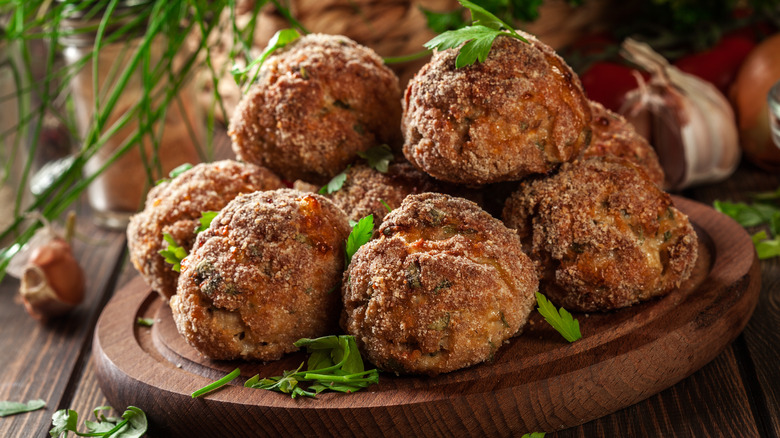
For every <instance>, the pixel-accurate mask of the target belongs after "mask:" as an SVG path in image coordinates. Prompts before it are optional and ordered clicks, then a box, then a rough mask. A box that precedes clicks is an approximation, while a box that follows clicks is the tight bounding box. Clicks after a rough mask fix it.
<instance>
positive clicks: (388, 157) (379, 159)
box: [357, 144, 394, 173]
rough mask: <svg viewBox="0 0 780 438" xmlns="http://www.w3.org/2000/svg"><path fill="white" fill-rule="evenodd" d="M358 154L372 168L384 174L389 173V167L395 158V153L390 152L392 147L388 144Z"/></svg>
mask: <svg viewBox="0 0 780 438" xmlns="http://www.w3.org/2000/svg"><path fill="white" fill-rule="evenodd" d="M357 154H358V156H359V157H360V158H363V159H365V160H366V161H367V162H368V165H369V166H370V167H371V168H373V169H376V170H377V171H379V172H382V173H386V172H387V167H388V166H389V165H390V162H391V161H393V158H394V157H393V151H392V150H390V146H388V145H386V144H383V145H380V146H374V147H372V148H369V149H368V150H366V151H365V152H364V151H360V152H358V153H357Z"/></svg>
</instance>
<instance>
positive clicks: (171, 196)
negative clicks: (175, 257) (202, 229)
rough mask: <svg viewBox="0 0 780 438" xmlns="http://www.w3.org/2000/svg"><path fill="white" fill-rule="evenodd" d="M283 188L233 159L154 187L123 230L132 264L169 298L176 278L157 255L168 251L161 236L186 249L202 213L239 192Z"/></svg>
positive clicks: (262, 170) (267, 173) (267, 174)
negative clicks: (169, 236)
mask: <svg viewBox="0 0 780 438" xmlns="http://www.w3.org/2000/svg"><path fill="white" fill-rule="evenodd" d="M280 187H283V185H282V182H281V181H280V180H279V178H278V177H277V176H276V175H274V174H273V173H271V171H269V170H268V169H266V168H263V167H260V166H255V165H253V164H247V163H239V162H236V161H231V160H224V161H216V162H212V163H201V164H198V165H197V166H195V167H193V168H192V169H190V170H188V171H186V172H184V173H182V174H181V175H179V176H178V177H177V178H175V179H173V180H172V181H170V182H163V183H160V184H159V185H157V186H155V187H153V188H152V189H151V190H150V191H149V194H148V195H147V197H146V204H145V206H144V210H143V211H141V212H140V213H138V214H136V215H134V216H133V217H132V218H131V219H130V224H129V225H128V226H127V246H128V248H129V252H130V261H131V262H132V263H133V266H135V268H136V269H137V270H138V272H139V273H140V274H141V276H142V277H143V278H144V280H145V281H146V284H148V285H149V287H151V288H152V289H153V290H156V291H157V292H159V293H160V295H161V296H162V297H163V298H165V299H166V300H168V299H169V298H170V297H171V296H172V295H173V294H175V293H176V282H177V280H178V277H179V274H178V273H177V272H176V271H174V270H173V269H171V265H169V264H168V263H166V262H165V259H164V258H163V257H162V256H161V255H160V254H159V252H160V250H163V249H167V248H168V243H167V242H165V240H163V233H168V234H170V235H171V237H173V239H174V241H176V242H177V243H178V244H179V245H180V246H181V247H183V248H184V249H186V250H187V251H189V250H190V248H191V247H192V244H193V243H194V242H195V230H196V229H197V228H198V226H199V225H200V221H199V219H200V217H201V213H203V212H206V211H219V210H221V209H222V207H224V206H225V205H227V203H228V202H230V201H231V200H232V199H233V198H235V197H236V196H237V195H238V194H239V193H251V192H254V191H256V190H273V189H278V188H280Z"/></svg>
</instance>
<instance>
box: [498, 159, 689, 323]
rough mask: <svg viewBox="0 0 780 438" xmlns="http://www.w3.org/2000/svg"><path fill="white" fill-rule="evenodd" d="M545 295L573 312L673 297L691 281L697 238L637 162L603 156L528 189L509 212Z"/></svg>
mask: <svg viewBox="0 0 780 438" xmlns="http://www.w3.org/2000/svg"><path fill="white" fill-rule="evenodd" d="M504 222H505V223H506V224H507V226H508V227H510V228H515V229H516V230H517V233H518V235H519V236H520V238H521V239H522V241H523V246H524V248H525V249H526V250H527V251H528V254H529V255H530V256H531V258H532V259H533V260H534V262H535V263H536V265H537V269H538V272H539V278H540V284H541V289H542V290H543V293H544V294H545V295H546V296H547V297H548V298H549V299H550V300H551V301H553V302H554V303H556V304H558V305H559V306H563V307H565V308H566V309H568V310H578V311H604V310H611V309H617V308H620V307H625V306H630V305H632V304H635V303H638V302H640V301H645V300H648V299H650V298H654V297H658V296H662V295H665V294H667V293H669V292H670V291H671V290H672V289H673V288H675V287H677V286H679V285H680V283H681V282H682V281H684V280H685V279H687V278H688V277H689V276H690V273H691V270H692V269H693V266H694V264H695V261H696V256H697V237H696V233H695V232H694V230H693V227H692V226H691V224H690V222H689V221H688V218H687V216H685V214H683V213H682V212H680V211H679V210H677V209H676V208H674V207H673V206H672V201H671V198H670V197H669V195H668V194H667V193H664V192H663V191H661V190H660V189H659V188H658V187H657V186H656V185H655V184H653V182H652V181H650V180H649V179H648V178H647V175H646V174H645V173H644V172H642V171H641V170H640V169H639V168H637V167H636V165H634V164H633V163H631V162H629V161H626V160H624V159H621V158H616V157H595V158H591V159H588V160H584V161H577V162H574V163H569V164H565V165H563V166H562V167H561V169H560V172H559V173H558V174H557V175H555V176H552V177H549V178H545V179H539V180H537V181H529V182H524V183H522V184H521V185H520V189H519V190H518V191H517V192H516V193H514V194H513V195H512V196H511V197H510V199H509V200H508V201H507V204H506V206H505V208H504Z"/></svg>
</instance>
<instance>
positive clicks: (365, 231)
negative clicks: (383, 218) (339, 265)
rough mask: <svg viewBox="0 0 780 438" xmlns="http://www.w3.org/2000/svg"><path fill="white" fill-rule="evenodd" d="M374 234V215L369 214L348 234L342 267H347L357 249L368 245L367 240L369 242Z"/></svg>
mask: <svg viewBox="0 0 780 438" xmlns="http://www.w3.org/2000/svg"><path fill="white" fill-rule="evenodd" d="M373 234H374V215H373V214H369V215H368V216H366V217H364V218H363V219H360V220H359V221H358V223H357V224H356V225H355V226H354V227H352V232H350V233H349V237H347V246H346V249H345V251H346V262H345V263H344V266H349V264H350V263H351V262H352V256H354V255H355V253H356V252H357V250H358V248H360V247H361V246H363V245H365V244H366V243H368V241H369V240H371V236H372V235H373Z"/></svg>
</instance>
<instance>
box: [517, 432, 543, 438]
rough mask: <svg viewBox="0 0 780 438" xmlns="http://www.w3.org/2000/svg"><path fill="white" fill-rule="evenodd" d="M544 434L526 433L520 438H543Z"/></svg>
mask: <svg viewBox="0 0 780 438" xmlns="http://www.w3.org/2000/svg"><path fill="white" fill-rule="evenodd" d="M544 435H545V433H544V432H531V433H526V434H524V435H523V436H522V437H520V438H544Z"/></svg>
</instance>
